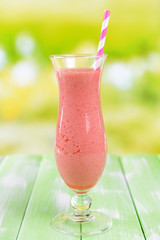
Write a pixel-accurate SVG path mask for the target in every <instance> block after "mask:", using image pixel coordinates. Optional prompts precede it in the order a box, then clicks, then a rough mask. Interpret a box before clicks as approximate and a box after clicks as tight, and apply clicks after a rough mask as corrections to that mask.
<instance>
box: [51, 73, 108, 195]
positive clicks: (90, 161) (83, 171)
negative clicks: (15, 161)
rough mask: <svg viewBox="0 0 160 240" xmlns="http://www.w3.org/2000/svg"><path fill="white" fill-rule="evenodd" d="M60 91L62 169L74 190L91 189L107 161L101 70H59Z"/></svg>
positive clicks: (58, 153)
mask: <svg viewBox="0 0 160 240" xmlns="http://www.w3.org/2000/svg"><path fill="white" fill-rule="evenodd" d="M57 77H58V83H59V90H60V104H59V115H58V122H57V130H56V144H55V156H56V162H57V166H58V170H59V172H60V174H61V176H62V178H63V180H64V181H65V183H66V184H67V185H68V186H69V187H70V188H72V189H74V190H75V191H76V190H88V189H90V188H92V187H93V186H94V185H95V184H96V183H97V181H98V179H99V177H100V176H101V174H102V172H103V169H104V166H105V161H106V141H105V130H104V124H103V119H102V113H101V106H100V93H99V90H100V89H99V88H100V78H101V70H100V69H99V70H96V71H94V69H92V68H77V69H60V70H57Z"/></svg>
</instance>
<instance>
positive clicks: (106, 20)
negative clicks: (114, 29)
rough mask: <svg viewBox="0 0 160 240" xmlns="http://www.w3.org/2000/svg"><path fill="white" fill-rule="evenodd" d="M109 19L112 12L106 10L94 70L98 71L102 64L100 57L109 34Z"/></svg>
mask: <svg viewBox="0 0 160 240" xmlns="http://www.w3.org/2000/svg"><path fill="white" fill-rule="evenodd" d="M109 17H110V11H109V10H105V12H104V18H103V24H102V29H101V35H100V40H99V45H98V52H97V57H96V60H95V62H94V70H97V69H98V68H99V67H100V64H101V58H100V56H101V55H102V54H103V49H104V44H105V40H106V34H107V29H108V23H109Z"/></svg>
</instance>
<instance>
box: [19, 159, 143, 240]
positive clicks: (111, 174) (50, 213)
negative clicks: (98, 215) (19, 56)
mask: <svg viewBox="0 0 160 240" xmlns="http://www.w3.org/2000/svg"><path fill="white" fill-rule="evenodd" d="M72 195H73V193H72V192H71V190H70V189H69V188H67V187H66V185H65V184H64V183H63V181H62V179H61V177H60V176H59V174H58V171H57V167H56V164H55V159H54V157H52V156H51V157H44V159H43V161H42V163H41V166H40V171H39V174H38V177H37V179H36V183H35V186H34V190H33V192H32V196H31V199H30V201H29V204H28V208H27V211H26V215H25V217H24V221H23V224H22V227H21V230H20V232H19V236H18V240H44V239H47V240H52V239H54V240H59V239H62V240H63V239H65V240H69V239H83V238H84V237H72V236H69V235H66V234H62V233H59V232H57V231H55V230H53V229H52V228H51V226H50V222H51V220H52V218H53V217H54V216H55V215H56V214H58V213H61V212H67V211H68V210H69V209H70V198H71V196H72ZM90 196H91V197H92V200H93V209H97V210H98V211H102V212H104V213H106V214H108V215H110V216H111V217H112V220H113V227H112V229H111V230H110V231H108V232H104V233H102V234H98V235H96V236H90V237H89V238H90V239H97V240H100V239H103V240H104V239H107V240H111V239H112V240H115V239H116V240H118V239H121V240H135V239H136V240H143V239H144V237H143V234H142V231H141V228H140V225H139V222H138V219H137V215H136V213H135V209H134V206H133V203H132V200H131V197H130V194H129V192H128V188H127V185H126V182H125V179H124V175H123V173H122V170H121V166H120V164H119V159H118V157H115V156H108V160H107V165H106V167H105V170H104V173H103V176H102V177H101V179H100V181H99V182H98V184H97V185H96V187H94V188H93V190H91V192H90Z"/></svg>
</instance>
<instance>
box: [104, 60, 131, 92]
mask: <svg viewBox="0 0 160 240" xmlns="http://www.w3.org/2000/svg"><path fill="white" fill-rule="evenodd" d="M106 75H107V81H110V82H111V83H112V84H113V85H115V86H116V87H117V88H119V89H121V90H127V89H129V88H131V87H132V84H133V79H134V72H133V70H132V68H131V67H130V66H129V65H128V64H125V63H122V62H117V63H113V64H111V65H110V66H109V67H108V68H107V70H106Z"/></svg>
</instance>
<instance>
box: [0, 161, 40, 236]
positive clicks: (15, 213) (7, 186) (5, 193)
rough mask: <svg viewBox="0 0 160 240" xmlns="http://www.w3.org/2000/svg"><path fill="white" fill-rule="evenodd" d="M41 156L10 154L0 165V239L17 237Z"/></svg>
mask: <svg viewBox="0 0 160 240" xmlns="http://www.w3.org/2000/svg"><path fill="white" fill-rule="evenodd" d="M40 159H41V157H36V156H30V157H26V156H10V157H5V158H4V159H3V161H2V163H1V165H0V239H1V240H14V239H16V237H17V234H18V231H19V228H20V226H21V222H22V220H23V216H24V213H25V209H26V206H27V204H28V200H29V198H30V195H31V192H32V188H33V185H34V181H35V178H36V175H37V171H38V168H39V162H40Z"/></svg>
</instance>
